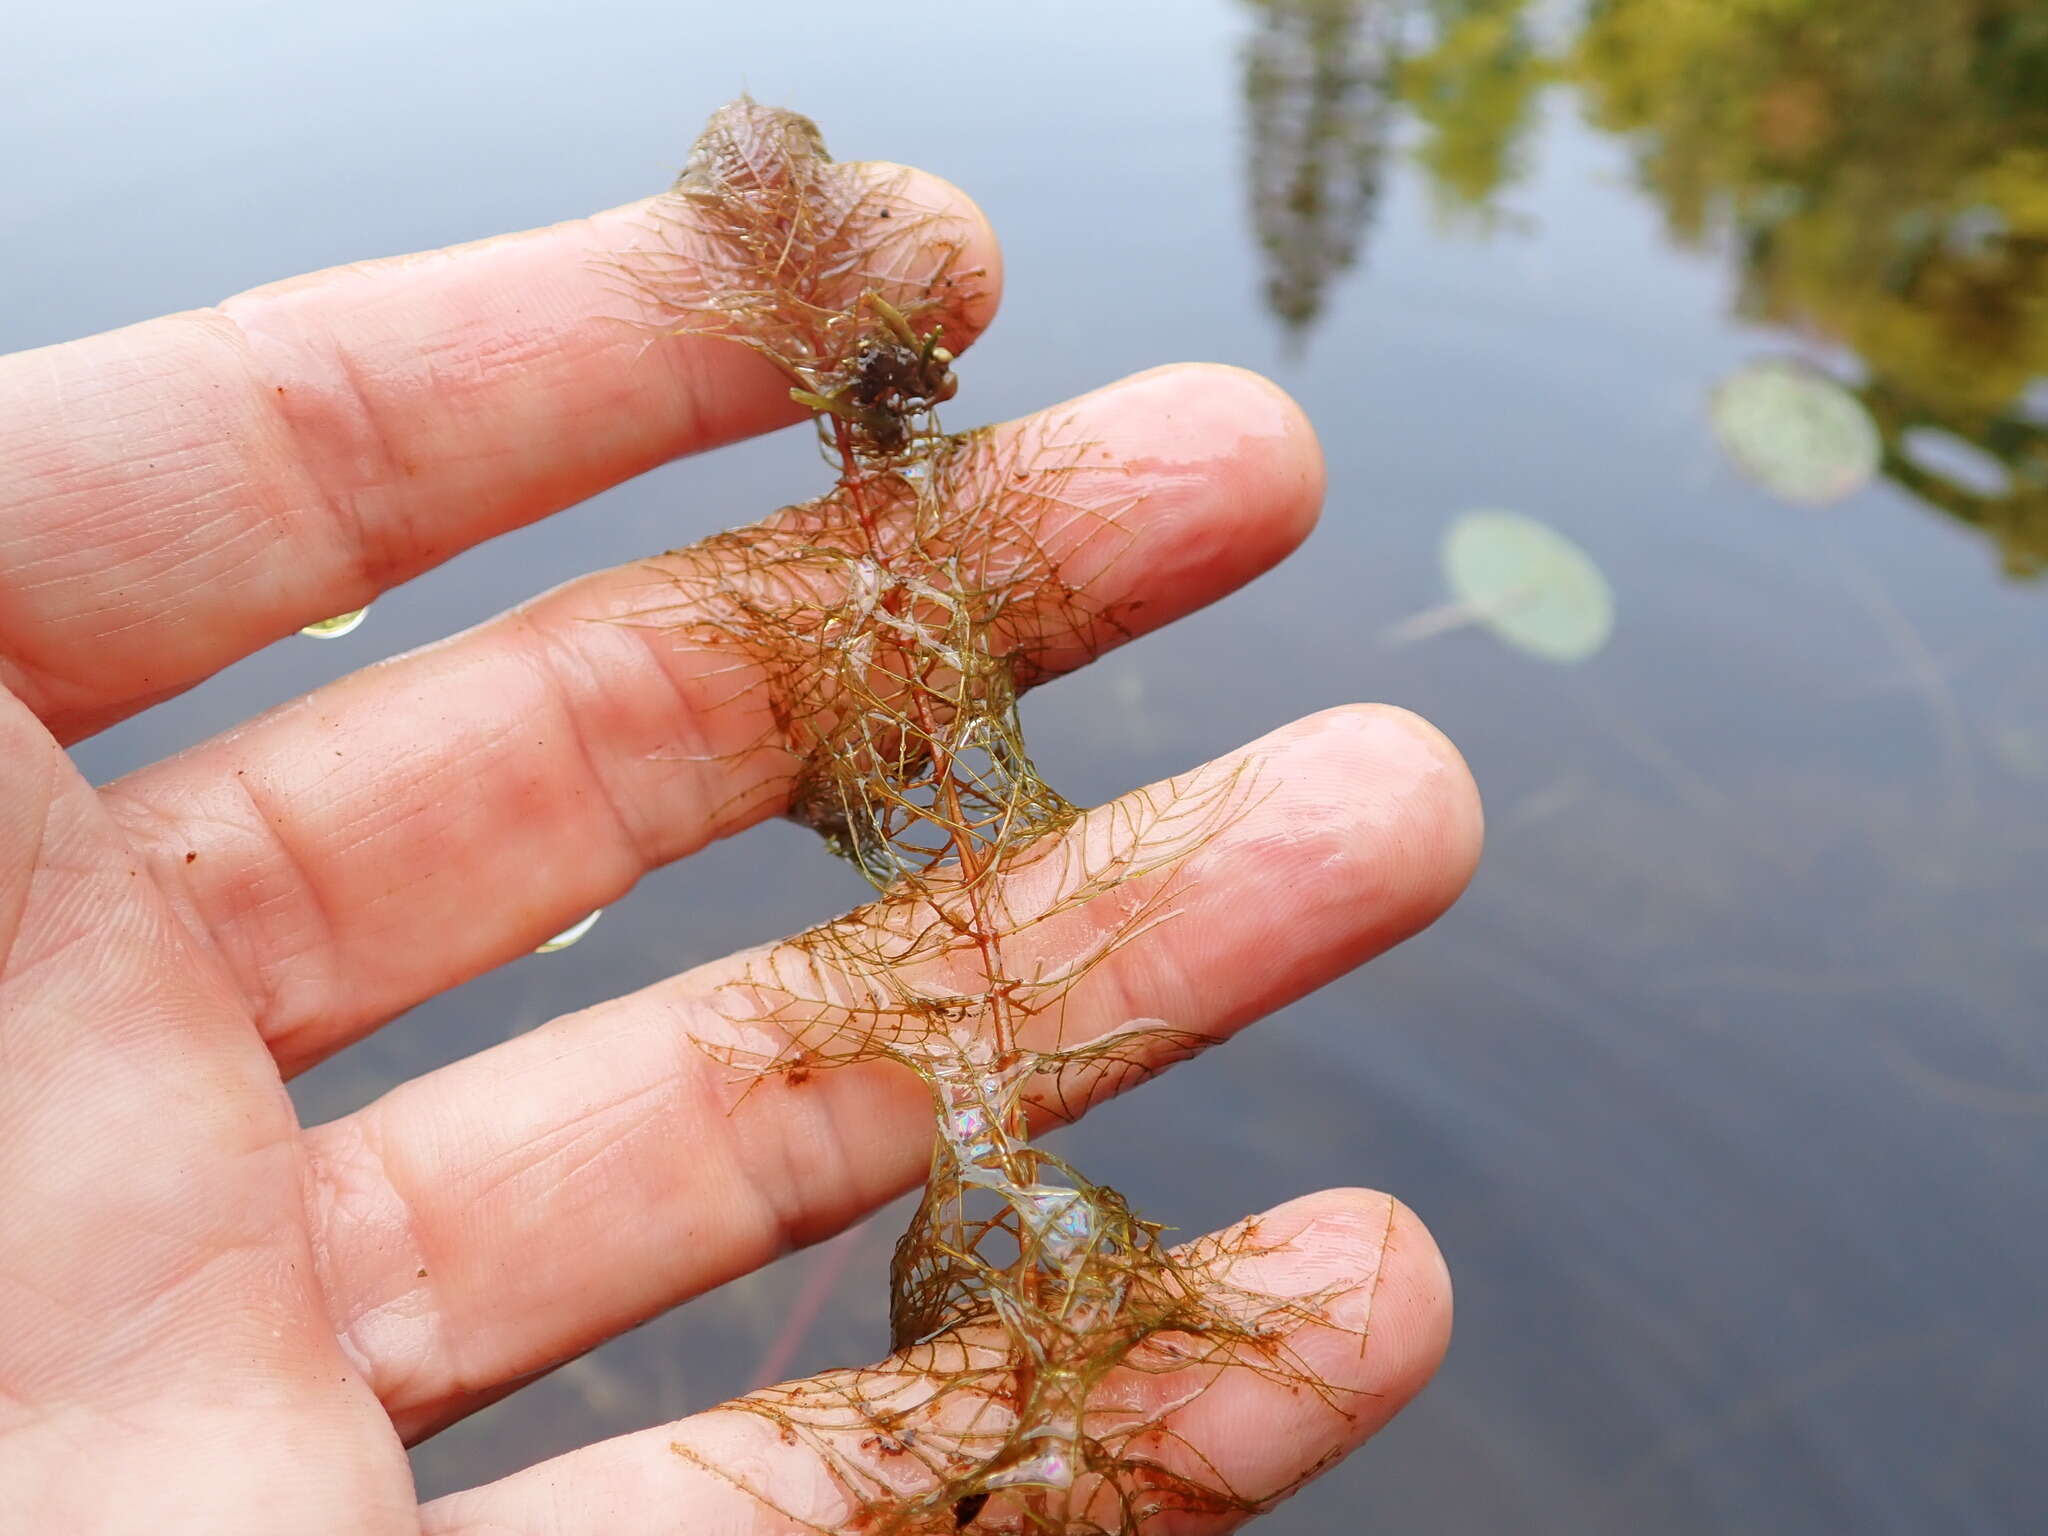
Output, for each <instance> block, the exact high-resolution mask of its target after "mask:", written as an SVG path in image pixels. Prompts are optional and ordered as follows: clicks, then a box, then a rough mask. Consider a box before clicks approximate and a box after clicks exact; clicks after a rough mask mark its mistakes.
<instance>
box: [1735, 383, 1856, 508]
mask: <svg viewBox="0 0 2048 1536" xmlns="http://www.w3.org/2000/svg"><path fill="white" fill-rule="evenodd" d="M1708 418H1709V420H1710V421H1711V422H1712V423H1713V428H1714V435H1715V437H1717V438H1718V439H1720V443H1721V446H1722V447H1723V448H1724V449H1726V450H1727V452H1728V456H1729V457H1730V458H1732V459H1734V460H1735V462H1736V463H1737V464H1738V465H1740V466H1741V468H1742V471H1743V473H1745V474H1746V475H1748V476H1749V477H1750V478H1751V479H1752V480H1755V481H1756V482H1757V483H1758V484H1759V485H1761V486H1763V487H1764V489H1766V490H1768V491H1771V492H1773V493H1774V494H1776V495H1778V496H1782V497H1783V498H1784V499H1785V500H1787V501H1795V502H1800V503H1802V504H1805V505H1808V506H1823V505H1825V504H1827V503H1828V502H1831V501H1840V500H1841V499H1842V498H1843V497H1844V496H1847V495H1849V494H1851V493H1852V492H1854V491H1858V490H1860V489H1862V488H1863V487H1864V486H1865V485H1867V484H1868V483H1869V482H1870V479H1871V477H1872V476H1873V475H1875V474H1876V473H1877V468H1878V464H1879V462H1880V461H1881V460H1882V458H1883V454H1884V443H1883V440H1882V439H1881V438H1880V437H1879V435H1878V431H1877V427H1876V425H1875V424H1874V423H1872V421H1871V419H1870V412H1868V411H1866V410H1865V409H1864V408H1863V402H1862V401H1860V400H1858V399H1857V398H1856V397H1855V396H1854V395H1852V394H1850V393H1849V391H1848V390H1847V389H1845V388H1843V387H1842V386H1841V385H1840V384H1838V383H1836V382H1835V381H1834V380H1833V379H1831V378H1829V377H1828V376H1827V375H1826V374H1824V373H1822V372H1820V371H1819V370H1818V369H1814V368H1809V367H1807V366H1806V365H1805V364H1804V363H1797V362H1793V361H1792V360H1791V359H1789V358H1767V359H1765V360H1764V361H1762V362H1756V363H1749V364H1746V365H1745V366H1743V367H1741V368H1739V369H1737V370H1736V371H1735V372H1734V373H1732V374H1730V375H1729V376H1728V377H1727V378H1726V379H1724V380H1723V381H1722V383H1721V386H1720V388H1718V389H1716V390H1715V391H1714V399H1713V404H1712V406H1711V407H1710V408H1709V410H1708Z"/></svg>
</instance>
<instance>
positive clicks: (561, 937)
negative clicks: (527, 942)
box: [533, 907, 604, 955]
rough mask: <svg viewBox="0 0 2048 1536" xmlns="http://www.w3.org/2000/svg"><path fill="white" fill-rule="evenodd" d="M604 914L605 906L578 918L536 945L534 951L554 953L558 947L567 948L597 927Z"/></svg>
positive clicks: (536, 952)
mask: <svg viewBox="0 0 2048 1536" xmlns="http://www.w3.org/2000/svg"><path fill="white" fill-rule="evenodd" d="M603 916H604V908H603V907H599V908H598V909H597V910H596V911H595V912H591V913H589V914H587V915H585V916H583V917H580V918H578V919H577V920H576V921H575V922H573V923H571V924H570V925H569V926H568V927H567V928H564V929H563V930H562V931H561V932H560V933H558V934H556V935H555V936H554V937H553V938H552V939H549V940H548V941H547V943H545V944H540V945H536V946H535V948H534V951H533V952H534V953H535V954H536V955H552V954H553V953H554V952H555V951H556V950H558V949H567V948H568V947H569V946H570V945H571V944H574V943H576V942H577V941H578V940H579V939H581V938H582V937H583V936H584V935H585V934H586V933H588V932H590V930H591V929H593V928H595V927H596V926H597V920H598V919H599V918H600V917H603Z"/></svg>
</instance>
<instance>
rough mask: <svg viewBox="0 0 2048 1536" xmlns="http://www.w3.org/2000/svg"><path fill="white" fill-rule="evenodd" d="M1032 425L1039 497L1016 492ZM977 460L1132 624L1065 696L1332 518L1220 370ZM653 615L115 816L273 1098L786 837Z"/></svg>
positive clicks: (510, 655) (502, 662)
mask: <svg viewBox="0 0 2048 1536" xmlns="http://www.w3.org/2000/svg"><path fill="white" fill-rule="evenodd" d="M1048 421H1051V422H1055V423H1057V443H1058V445H1059V446H1058V448H1057V450H1056V451H1053V452H1049V453H1048V452H1041V453H1040V454H1039V457H1038V459H1037V460H1036V462H1037V463H1038V464H1039V465H1040V466H1041V467H1042V468H1045V469H1048V470H1050V471H1052V472H1053V473H1052V474H1051V475H1050V477H1049V478H1048V480H1047V482H1046V483H1045V484H1040V483H1038V482H1037V481H1036V480H1035V479H1034V476H1035V475H1036V474H1037V471H1036V470H1032V469H1029V468H1027V469H1024V470H1022V471H1018V470H1016V469H1014V468H1013V466H1016V465H1019V464H1023V465H1027V466H1028V465H1031V464H1032V463H1033V462H1034V460H1033V459H1032V457H1031V455H1030V452H1029V449H1028V443H1029V441H1030V440H1032V439H1034V438H1036V439H1038V440H1040V441H1044V440H1046V438H1047V434H1048V431H1049V428H1048ZM1020 440H1022V441H1023V442H1025V443H1026V444H1027V447H1025V448H1020V447H1019V443H1020ZM988 451H989V452H990V454H991V460H990V462H991V463H992V464H1000V465H1002V466H1003V470H1004V473H1005V478H1006V480H1008V478H1009V476H1011V475H1013V474H1018V473H1021V474H1022V475H1023V478H1022V479H1020V480H1017V481H1016V482H1015V483H1014V484H1010V485H1008V486H1007V487H1006V489H1007V490H1008V493H1009V494H1011V495H1014V496H1016V497H1018V498H1020V499H1021V502H1022V509H1021V515H1022V516H1024V517H1026V518H1028V519H1030V520H1031V521H1032V522H1033V524H1034V526H1033V527H1032V528H1031V529H1030V530H1029V531H1030V532H1031V533H1032V534H1034V535H1035V537H1036V538H1037V539H1038V541H1039V543H1040V544H1041V545H1042V546H1043V547H1044V549H1045V550H1046V552H1047V554H1048V556H1049V557H1051V558H1052V559H1054V560H1056V561H1058V562H1059V563H1060V565H1061V567H1062V569H1061V574H1062V575H1063V576H1064V577H1065V579H1066V580H1068V581H1070V582H1072V583H1074V584H1075V585H1084V584H1085V585H1087V586H1088V588H1089V591H1088V598H1089V608H1090V609H1091V610H1092V611H1094V612H1097V613H1100V612H1104V611H1109V612H1112V613H1117V614H1120V615H1121V616H1122V618H1123V624H1124V628H1122V629H1111V628H1108V627H1101V628H1098V629H1096V630H1094V631H1092V632H1088V633H1078V634H1072V633H1069V634H1049V635H1044V636H1040V637H1036V640H1037V642H1038V644H1039V645H1040V647H1042V648H1043V650H1044V651H1045V652H1046V653H1047V660H1048V662H1049V664H1050V665H1053V666H1055V667H1065V666H1072V665H1077V664H1078V663H1079V662H1080V661H1082V660H1085V659H1086V658H1087V656H1088V655H1090V654H1093V653H1095V652H1097V651H1100V650H1102V649H1105V648H1106V647H1107V646H1108V645H1110V644H1112V643H1114V642H1115V640H1117V639H1118V638H1121V636H1122V634H1124V633H1129V632H1134V631H1137V630H1142V629H1149V628H1152V627H1154V626H1156V625H1158V624H1160V623H1163V622H1165V621H1167V620H1169V619H1171V618H1174V617H1176V616H1178V615H1180V614H1182V613H1185V612H1188V611H1189V610H1191V609H1194V608H1196V607H1199V606H1201V605H1202V604H1203V603H1206V602H1209V601H1211V600H1213V599H1214V598H1216V597H1218V596H1220V595H1222V594H1223V593H1225V592H1227V591H1229V590H1231V589H1232V588H1234V587H1236V586H1238V585H1240V584H1241V583H1243V582H1244V581H1246V580H1248V579H1250V578H1251V577H1252V576H1254V575H1256V574H1257V573H1258V572H1260V571H1262V570H1264V569H1265V568H1266V567H1267V566H1269V565H1271V564H1272V563H1273V562H1274V561H1276V560H1278V559H1279V558H1280V557H1281V556H1282V555H1284V554H1285V553H1286V552H1287V551H1288V550H1289V549H1291V548H1292V547H1293V546H1294V545H1295V544H1296V543H1297V542H1298V541H1299V540H1300V538H1301V537H1302V535H1303V534H1304V533H1305V532H1306V530H1307V528H1308V526H1309V525H1310V523H1311V522H1312V521H1313V519H1314V516H1315V511H1316V508H1317V505H1318V502H1319V500H1320V497H1321V489H1322V478H1321V464H1320V460H1319V458H1318V456H1317V452H1316V448H1315V441H1314V437H1313V434H1312V433H1311V432H1310V430H1309V428H1308V425H1307V423H1306V422H1305V421H1304V420H1303V418H1302V417H1301V414H1300V412H1299V411H1298V410H1297V409H1296V408H1295V406H1294V405H1293V404H1292V402H1290V401H1289V400H1288V399H1287V398H1286V397H1285V396H1284V395H1282V394H1281V393H1279V392H1278V391H1277V390H1275V389H1274V388H1273V387H1272V386H1271V385H1268V384H1266V383H1264V382H1263V381H1260V380H1257V379H1255V378H1254V377H1253V376H1252V375H1249V374H1244V373H1240V372H1237V371H1235V370H1230V369H1220V368H1178V369H1170V370H1162V371H1159V372H1155V373H1150V374H1144V375H1140V376H1138V377H1137V378H1135V379H1131V380H1126V381H1124V382H1123V383H1121V384H1118V385H1113V386H1111V387H1109V388H1108V389H1105V390H1101V391H1098V392H1097V393H1095V394H1093V395H1090V396H1087V397H1084V398H1083V399H1082V400H1080V401H1078V402H1075V403H1074V404H1073V405H1071V406H1070V407H1068V408H1066V409H1065V410H1064V411H1062V412H1060V413H1058V414H1057V415H1056V416H1054V417H1051V418H1036V419H1034V421H1032V422H1027V423H1023V424H1018V425H1013V426H1011V427H1008V428H1003V429H998V432H997V433H996V434H995V436H994V437H993V438H992V439H991V440H990V447H989V450H988ZM1020 453H1021V454H1022V455H1023V456H1022V457H1021V458H1020V457H1019V455H1020ZM1077 459H1080V460H1081V462H1080V463H1079V465H1078V467H1077V466H1076V460H1077ZM1112 557H1113V558H1112ZM659 601H660V590H659V586H658V583H657V582H656V581H655V580H653V579H651V570H650V568H649V567H644V566H643V567H630V568H625V569H622V570H618V571H613V572H608V573H605V574H603V575H599V576H595V577H591V578H587V579H586V580H583V581H580V582H576V583H572V584H571V585H569V586H567V587H565V588H562V589H561V590H559V591H556V592H554V593H551V594H549V595H547V596H546V597H543V598H541V599H538V600H537V601H536V602H534V603H532V604H529V605H527V606H526V607H524V608H521V609H517V610H515V611H513V612H512V613H510V614H507V615H505V616H504V617H502V618H499V619H497V620H494V621H492V622H490V623H488V624H485V625H483V626H481V627H479V628H477V629H475V630H472V631H470V632H469V633H467V634H465V635H461V636H458V637H456V638H455V639H453V640H450V641H446V642H443V643H442V644H440V645H437V646H431V647H428V648H426V649H425V650H422V651H418V652H415V653H413V654H411V655H409V656H403V657H399V658H396V659H394V660H392V661H389V662H386V663H383V664H382V665H380V666H375V667H371V668H368V669H366V670H364V671H362V672H359V673H356V674H355V675H353V676H351V677H348V678H344V679H342V680H341V681H340V682H338V683H335V684H333V685H332V686H330V687H327V688H324V689H321V690H319V691H318V692H316V693H313V694H310V695H308V696H307V697H305V698H302V699H300V700H298V701H296V702H295V703H292V704H289V705H286V706H284V707H283V708H281V709H279V710H277V711H274V712H273V713H271V714H269V715H267V716H265V717H263V718H261V719H259V720H258V721H256V722H254V723H253V724H252V725H249V726H246V727H243V728H241V729H239V730H236V731H233V732H230V733H228V734H226V735H224V736H221V737H218V738H216V739H215V740H213V741H211V742H208V743H206V744H203V745H201V746H199V747H197V748H194V749H193V750H192V751H189V752H186V753H183V754H181V755H180V756H178V757H176V758H173V759H170V760H169V761H167V762H164V763H160V764H157V765H155V766H153V767H151V768H148V769H145V770H143V771H141V772H139V773H136V774H133V775H131V776H129V777H128V778H126V779H123V780H121V781H119V782H118V783H116V784H114V785H111V786H109V787H108V788H107V790H106V791H105V792H104V793H105V796H106V800H107V803H108V806H109V808H110V810H112V811H113V813H114V814H115V815H116V817H117V818H118V819H119V820H121V821H122V822H123V823H124V824H125V825H126V826H127V828H128V829H129V831H130V834H131V837H132V839H133V841H134V843H135V846H136V848H137V851H138V853H139V854H140V855H141V856H142V857H144V858H145V859H146V860H147V861H148V863H149V865H150V867H151V869H152V872H153V873H154V874H155V875H156V877H157V879H158V880H159V882H160V883H161V884H162V885H163V886H164V887H165V888H166V890H167V891H168V892H169V893H170V895H171V897H172V901H173V905H174V906H175V907H176V908H177V910H179V911H180V912H181V913H183V914H184V915H185V917H186V919H187V921H188V922H189V923H190V924H191V925H192V926H193V927H194V929H195V930H196V931H197V932H198V934H199V935H200V937H201V939H202V940H203V941H205V942H207V943H209V944H210V945H211V946H212V947H213V948H214V949H215V950H216V951H217V952H218V953H219V954H220V955H221V956H222V958H223V959H224V960H225V962H226V964H227V968H228V969H229V971H230V972H231V974H233V975H234V976H235V977H236V978H237V980H238V982H239V983H240V985H241V987H242V989H243V991H244V993H245V994H246V996H247V999H248V1002H249V1005H250V1008H251V1011H252V1012H253V1014H254V1015H255V1017H256V1019H257V1021H258V1025H259V1028H260V1029H261V1030H262V1032H263V1035H264V1037H265V1038H266V1040H268V1041H269V1043H270V1046H271V1049H272V1052H273V1054H274V1055H275V1056H276V1057H277V1059H278V1062H279V1065H280V1067H281V1068H283V1069H284V1070H285V1071H287V1072H290V1071H296V1070H300V1069H302V1068H304V1067H306V1066H309V1065H311V1064H312V1063H314V1062H316V1061H318V1060H320V1059H321V1058H323V1057H325V1056H327V1055H329V1054H331V1053H332V1052H333V1051H335V1050H338V1049H340V1048H341V1047H342V1046H344V1045H346V1044H348V1043H349V1042H350V1041H352V1040H354V1039H357V1038H359V1037H360V1036H362V1035H364V1034H366V1033H368V1032H369V1031H371V1030H373V1029H375V1028H376V1027H377V1026H378V1025H379V1024H381V1023H382V1022H384V1021H385V1020H386V1019H388V1018H390V1017H392V1016H393V1015H395V1014H397V1013H399V1012H402V1011H403V1010H404V1009H406V1008H408V1007H411V1006H412V1005H414V1004H415V1003H418V1002H420V1001H422V1000H424V999H425V998H428V997H431V996H433V995H434V994H435V993H437V992H440V991H442V990H445V989H446V988H448V987H451V986H453V985H455V984H457V983H459V982H461V981H463V980H466V979H467V978H468V977H470V976H473V975H476V974H477V973H479V972H481V971H483V970H485V969H487V968H489V967H491V966H494V965H499V964H502V963H504V962H506V961H508V960H511V959H514V958H516V957H517V956H519V955H522V954H524V953H526V952H528V951H529V950H531V949H532V948H533V946H534V945H535V944H536V943H538V942H539V941H541V940H542V939H545V938H546V937H547V936H548V935H549V934H551V933H555V932H558V931H560V930H561V929H562V928H564V927H566V926H567V925H568V924H569V923H571V922H573V921H574V920H575V919H576V918H578V917H580V916H581V915H582V914H584V913H585V912H588V911H589V910H591V909H592V908H594V907H598V906H603V905H605V904H607V903H609V902H611V901H613V900H615V899H617V897H618V896H620V895H621V894H622V893H623V892H624V891H626V890H627V889H628V888H629V887H630V886H632V884H633V883H634V882H635V881H636V880H637V879H638V878H639V877H640V876H641V875H642V874H644V873H645V872H646V871H647V870H649V869H651V868H654V867H656V866H658V865H660V864H662V863H665V862H667V861H669V860H672V859H675V858H678V857H680V856H682V855H684V854H686V853H689V852H691V851H692V850H694V849H696V848H698V847H700V846H702V845H703V844H704V843H705V842H707V841H709V840H710V839H712V838H715V837H718V836H722V835H724V834H726V833H729V832H732V831H735V830H737V829H738V828H739V827H740V826H742V825H744V824H746V823H748V822H751V821H754V820H758V819H760V818H761V817H763V816H765V815H769V814H773V813H774V812H775V811H777V810H779V809H780V803H781V795H782V791H783V789H784V787H785V780H786V777H787V769H788V765H787V762H786V761H785V760H783V759H782V758H781V755H780V754H776V753H772V752H762V751H750V750H748V749H749V748H750V747H752V746H753V745H754V743H755V741H756V739H757V737H758V734H759V730H760V726H761V723H762V715H761V711H760V710H759V709H758V708H745V707H739V708H735V707H731V706H732V705H733V702H734V698H735V695H736V693H737V692H738V691H739V690H740V688H741V687H742V686H743V679H736V678H735V676H734V670H733V669H734V665H735V659H734V657H733V656H732V655H731V654H730V653H725V652H721V651H718V650H716V649H711V648H707V647H704V646H701V645H695V644H691V643H686V642H682V641H680V640H678V639H676V638H675V637H674V636H673V635H672V634H671V633H670V632H669V631H668V630H667V629H665V628H649V627H646V626H644V625H638V624H635V623H633V622H631V620H632V616H633V615H635V614H638V613H644V612H645V611H647V610H648V609H649V608H650V607H651V606H655V605H658V603H659ZM670 610H671V611H669V612H666V613H664V614H663V615H662V617H663V619H664V621H665V622H672V621H674V620H677V619H679V618H681V617H684V616H683V615H679V614H676V613H675V612H673V605H670ZM606 620H615V621H616V620H624V621H625V622H602V621H606ZM593 621H599V622H593Z"/></svg>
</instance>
